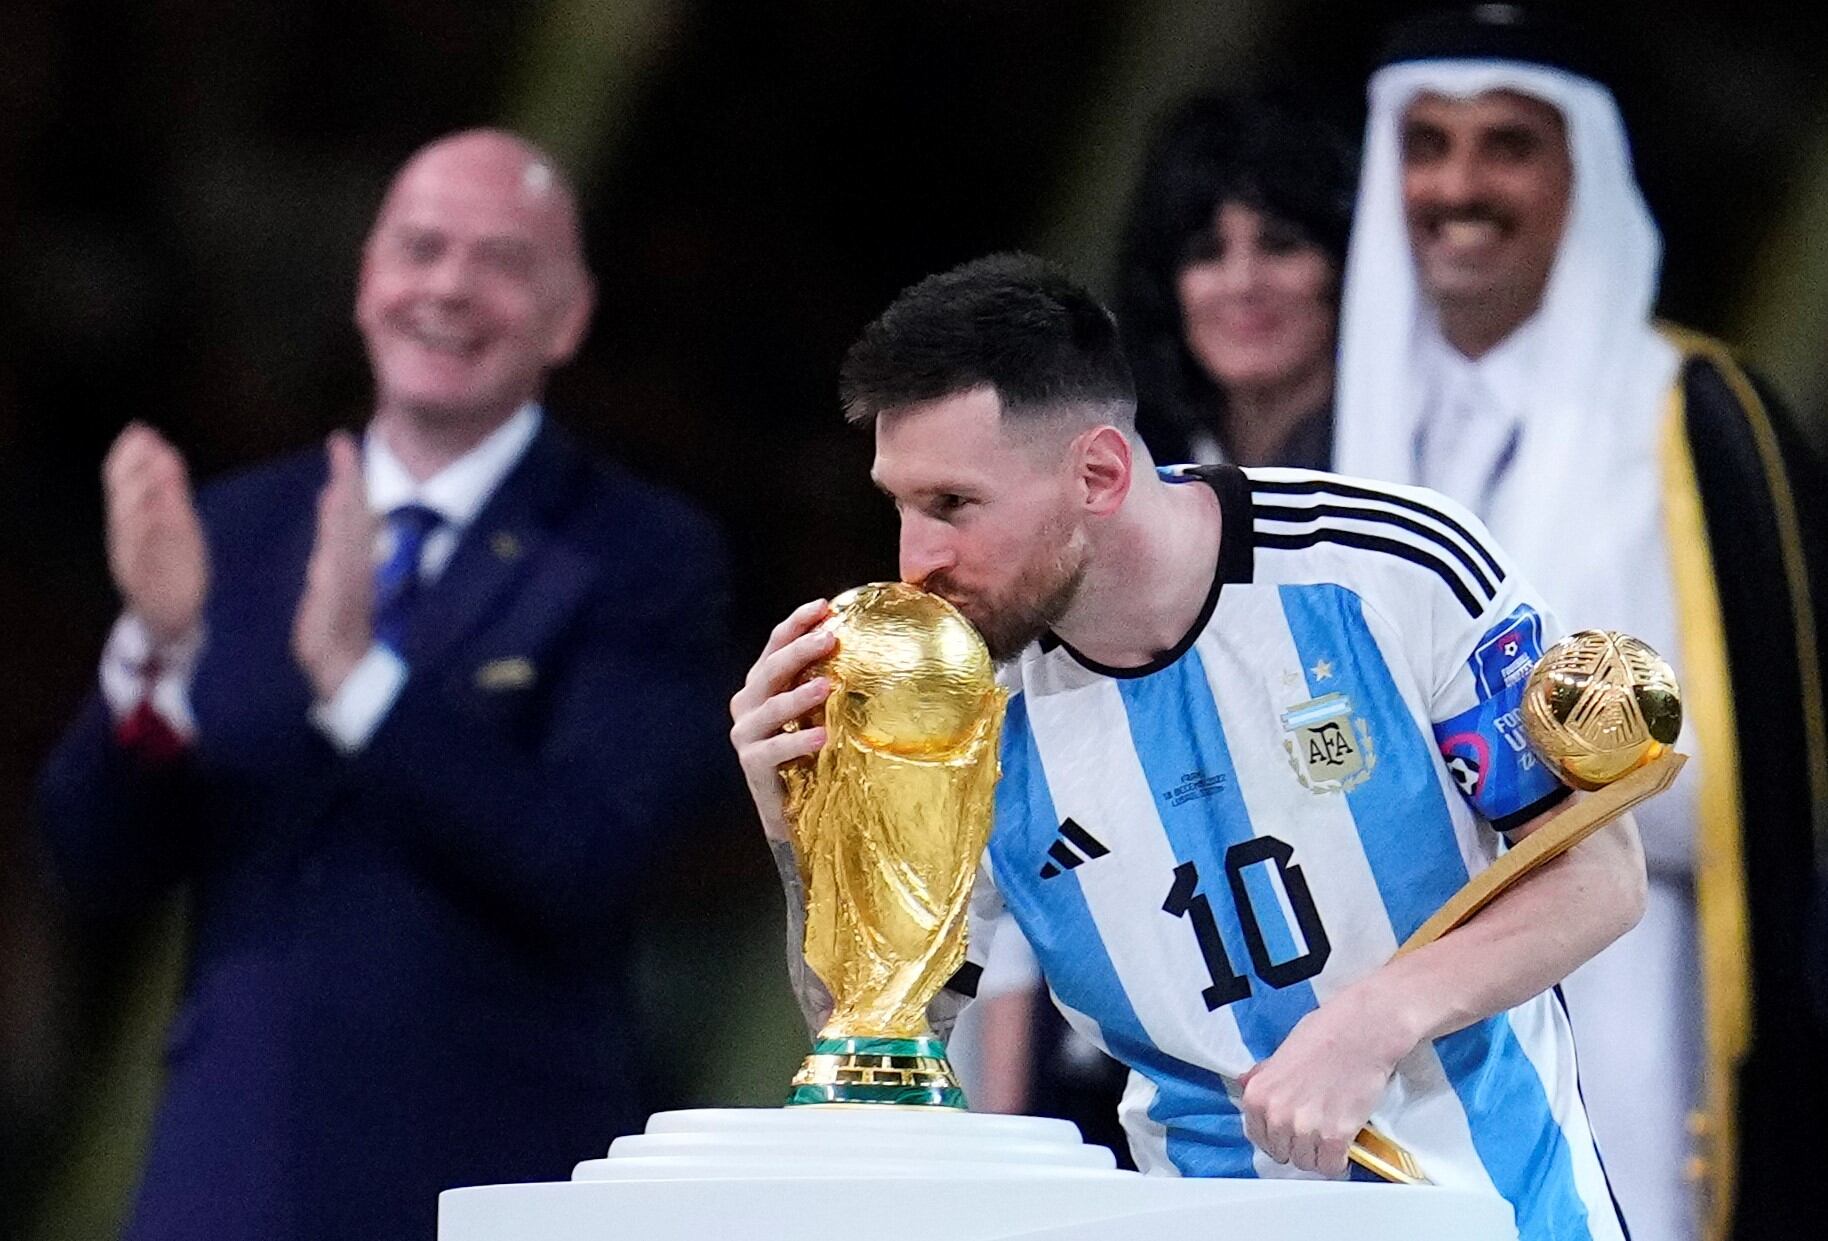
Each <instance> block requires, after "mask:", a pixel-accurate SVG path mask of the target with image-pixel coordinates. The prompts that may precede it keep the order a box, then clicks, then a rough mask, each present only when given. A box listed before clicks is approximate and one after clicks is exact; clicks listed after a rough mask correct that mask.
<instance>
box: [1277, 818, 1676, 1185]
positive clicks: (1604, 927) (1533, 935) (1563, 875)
mask: <svg viewBox="0 0 1828 1241" xmlns="http://www.w3.org/2000/svg"><path fill="white" fill-rule="evenodd" d="M1572 804H1573V802H1572V801H1567V802H1563V803H1562V807H1566V806H1569V805H1572ZM1562 807H1558V808H1557V809H1556V810H1555V811H1551V812H1549V813H1548V814H1544V815H1540V816H1538V817H1537V818H1535V819H1533V820H1531V821H1530V822H1528V823H1526V824H1524V825H1523V826H1521V827H1519V828H1517V829H1516V830H1515V832H1514V833H1513V835H1514V837H1515V838H1521V837H1522V836H1524V835H1527V834H1528V833H1530V832H1533V831H1536V830H1538V829H1539V828H1540V827H1542V825H1543V824H1545V823H1547V822H1548V821H1549V820H1550V819H1551V818H1553V817H1554V815H1555V814H1557V813H1560V812H1561V810H1562ZM1645 890H1646V879H1645V874H1644V854H1643V850H1642V848H1641V846H1640V845H1639V842H1638V831H1637V825H1636V823H1635V822H1633V820H1632V819H1631V817H1630V816H1629V815H1626V816H1624V817H1623V818H1621V819H1619V820H1618V821H1617V822H1615V823H1612V824H1610V825H1609V826H1607V827H1604V828H1602V829H1600V830H1599V831H1598V832H1596V833H1594V834H1593V835H1592V836H1590V837H1588V838H1587V839H1586V840H1585V841H1583V842H1581V843H1580V844H1579V845H1576V846H1575V847H1574V848H1572V849H1570V850H1568V852H1566V853H1564V854H1562V855H1561V856H1560V857H1558V858H1555V859H1554V860H1553V861H1550V862H1548V863H1545V864H1544V865H1542V866H1540V867H1538V868H1537V869H1536V870H1534V871H1532V872H1531V873H1530V874H1528V875H1526V876H1525V877H1524V878H1522V879H1520V880H1519V881H1518V882H1517V883H1515V884H1514V885H1512V886H1511V887H1510V888H1508V889H1506V890H1505V891H1504V892H1503V893H1502V894H1501V895H1499V896H1498V897H1496V898H1495V899H1494V900H1493V901H1492V902H1491V904H1489V905H1487V906H1486V907H1485V908H1484V909H1482V910H1480V911H1479V913H1477V914H1476V915H1474V916H1473V917H1472V918H1471V919H1470V920H1469V921H1467V922H1466V923H1465V924H1464V925H1462V926H1460V927H1458V928H1457V929H1455V930H1453V931H1451V932H1449V933H1448V934H1446V935H1444V936H1442V937H1441V938H1440V939H1438V940H1436V941H1435V942H1434V943H1432V944H1429V945H1427V946H1426V947H1424V948H1420V949H1418V950H1416V951H1414V952H1411V953H1407V954H1405V955H1403V956H1401V957H1398V958H1396V959H1394V960H1391V961H1389V962H1387V963H1386V964H1384V965H1383V966H1381V967H1380V968H1378V969H1377V970H1375V971H1373V972H1372V973H1370V974H1368V975H1366V976H1365V977H1364V978H1362V979H1360V980H1358V981H1357V982H1355V983H1353V984H1352V985H1351V986H1349V987H1347V988H1346V989H1344V990H1343V991H1341V992H1339V993H1338V994H1337V995H1334V996H1333V997H1331V998H1330V999H1328V1000H1327V1001H1326V1003H1324V1004H1322V1005H1321V1006H1320V1007H1319V1008H1317V1009H1315V1010H1314V1011H1313V1012H1311V1013H1309V1014H1308V1015H1307V1016H1306V1017H1304V1018H1303V1019H1302V1020H1301V1022H1300V1023H1298V1024H1297V1025H1296V1027H1295V1029H1294V1030H1293V1031H1291V1032H1290V1034H1289V1037H1288V1038H1287V1039H1285V1040H1284V1041H1283V1044H1282V1046H1281V1047H1280V1048H1278V1049H1277V1051H1276V1053H1275V1054H1274V1055H1273V1056H1271V1057H1270V1058H1269V1059H1267V1060H1265V1061H1263V1062H1262V1063H1261V1064H1259V1065H1258V1066H1257V1067H1256V1068H1255V1069H1253V1070H1252V1071H1251V1072H1250V1073H1249V1074H1247V1075H1246V1077H1245V1094H1244V1103H1245V1108H1244V1111H1245V1123H1246V1129H1247V1132H1249V1133H1250V1136H1251V1139H1252V1141H1254V1142H1256V1143H1257V1145H1258V1146H1260V1147H1261V1148H1262V1149H1263V1150H1264V1151H1265V1152H1267V1153H1268V1154H1269V1155H1270V1156H1271V1157H1273V1158H1276V1159H1279V1160H1282V1161H1284V1162H1291V1163H1294V1164H1295V1165H1296V1166H1298V1167H1302V1168H1307V1169H1310V1170H1317V1171H1320V1172H1323V1173H1327V1174H1330V1175H1338V1174H1339V1173H1340V1172H1343V1171H1344V1168H1345V1156H1346V1149H1347V1147H1348V1146H1349V1145H1350V1143H1351V1140H1352V1137H1353V1135H1354V1134H1356V1133H1357V1131H1358V1128H1359V1126H1361V1125H1362V1124H1363V1123H1364V1122H1365V1119H1366V1118H1367V1117H1368V1116H1369V1115H1370V1114H1371V1109H1372V1108H1374V1107H1375V1106H1376V1105H1377V1101H1378V1099H1379V1098H1381V1097H1382V1095H1383V1092H1384V1089H1385V1087H1386V1085H1387V1084H1388V1082H1389V1080H1390V1076H1391V1074H1392V1073H1393V1072H1394V1071H1395V1069H1396V1064H1397V1062H1398V1061H1399V1060H1401V1059H1402V1058H1403V1057H1404V1056H1406V1055H1408V1054H1409V1052H1410V1051H1412V1050H1413V1049H1414V1048H1416V1047H1417V1046H1418V1045H1420V1044H1423V1043H1426V1042H1428V1041H1430V1040H1433V1039H1436V1038H1439V1037H1441V1036H1442V1035H1445V1034H1451V1033H1453V1032H1454V1031H1456V1030H1461V1029H1464V1028H1465V1027H1467V1026H1470V1025H1473V1024H1475V1023H1477V1022H1479V1021H1483V1020H1484V1019H1485V1018H1487V1017H1491V1016H1494V1015H1495V1014H1498V1013H1501V1012H1505V1011H1507V1010H1509V1009H1512V1008H1515V1007H1517V1006H1518V1005H1520V1004H1522V1003H1524V1002H1525V1001H1527V1000H1529V999H1531V998H1532V997H1534V996H1536V995H1539V994H1541V993H1542V992H1544V991H1546V990H1548V989H1549V988H1551V987H1553V986H1555V985H1556V984H1557V983H1559V982H1560V981H1561V980H1562V979H1563V978H1566V977H1567V976H1568V975H1569V974H1570V973H1572V972H1573V971H1574V969H1575V968H1577V967H1578V966H1580V965H1581V964H1582V963H1584V962H1585V961H1587V960H1588V959H1589V958H1591V957H1592V956H1593V955H1594V954H1596V953H1597V952H1599V951H1600V949H1602V948H1604V947H1605V946H1606V945H1607V944H1610V943H1611V942H1612V941H1613V940H1615V939H1617V938H1618V937H1619V936H1620V935H1622V934H1624V933H1625V932H1626V931H1628V930H1630V929H1631V927H1632V926H1633V925H1635V924H1636V922H1637V920H1638V918H1639V917H1641V916H1642V914H1643V912H1644V900H1645Z"/></svg>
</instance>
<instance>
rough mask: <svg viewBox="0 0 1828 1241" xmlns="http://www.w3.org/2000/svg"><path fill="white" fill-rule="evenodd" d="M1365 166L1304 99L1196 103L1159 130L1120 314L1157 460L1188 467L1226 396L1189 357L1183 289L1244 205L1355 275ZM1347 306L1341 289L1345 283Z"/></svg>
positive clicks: (1127, 241)
mask: <svg viewBox="0 0 1828 1241" xmlns="http://www.w3.org/2000/svg"><path fill="white" fill-rule="evenodd" d="M1356 166H1357V160H1356V159H1355V157H1354V153H1353V151H1352V148H1351V147H1350V145H1348V143H1347V142H1346V139H1345V137H1344V136H1343V135H1342V134H1340V132H1339V131H1338V130H1337V129H1336V128H1334V127H1333V126H1332V125H1331V124H1330V123H1328V122H1327V121H1326V120H1325V119H1323V118H1322V117H1321V115H1320V114H1319V113H1318V112H1317V111H1314V110H1312V109H1311V108H1309V107H1308V106H1307V105H1306V104H1305V103H1303V102H1300V101H1298V100H1296V99H1293V98H1290V97H1287V96H1284V95H1281V94H1277V93H1271V92H1266V93H1263V94H1254V95H1236V96H1225V95H1196V96H1194V97H1192V98H1190V99H1186V100H1184V101H1182V102H1180V103H1179V104H1177V105H1176V106H1175V107H1174V108H1173V109H1172V110H1171V111H1169V112H1167V113H1166V114H1164V115H1163V116H1162V117H1161V119H1160V120H1159V121H1158V122H1157V125H1156V128H1155V132H1154V135H1153V138H1152V140H1151V142H1150V145H1149V150H1148V154H1147V156H1146V157H1145V159H1144V163H1143V171H1142V175H1141V176H1140V178H1139V179H1138V183H1137V187H1136V194H1135V197H1134V198H1133V199H1132V202H1131V206H1130V218H1129V222H1128V224H1127V225H1126V227H1125V230H1124V241H1123V249H1122V254H1121V257H1120V259H1119V261H1118V272H1117V292H1116V302H1117V316H1118V319H1119V321H1120V322H1121V323H1122V324H1123V338H1124V345H1125V348H1126V349H1127V350H1128V352H1129V355H1130V361H1131V364H1132V365H1133V366H1134V367H1135V368H1136V386H1137V390H1138V397H1139V403H1140V409H1139V410H1138V413H1137V424H1138V426H1139V428H1140V429H1141V431H1142V435H1143V438H1144V440H1145V441H1147V442H1148V443H1149V446H1150V448H1151V449H1152V450H1153V451H1154V452H1155V453H1156V454H1157V457H1158V459H1176V460H1178V459H1180V458H1181V457H1182V456H1183V455H1184V454H1185V451H1186V448H1187V444H1188V441H1189V437H1190V436H1191V435H1192V434H1193V433H1194V432H1195V430H1196V429H1197V428H1200V427H1203V426H1208V425H1212V424H1214V423H1215V422H1216V421H1217V420H1218V419H1219V418H1220V411H1221V410H1222V408H1223V406H1224V403H1225V394H1224V393H1223V392H1221V391H1220V390H1219V387H1218V385H1217V384H1216V383H1214V382H1213V379H1212V376H1211V375H1209V374H1207V373H1206V370H1205V368H1204V367H1202V366H1201V365H1200V363H1199V362H1198V361H1197V360H1196V359H1195V358H1194V356H1193V354H1192V352H1191V351H1190V350H1189V349H1188V348H1187V338H1186V326H1185V325H1184V324H1183V323H1182V322H1181V304H1180V295H1179V293H1178V291H1177V282H1178V280H1179V278H1180V273H1181V269H1182V268H1184V267H1185V266H1187V264H1188V263H1189V262H1190V261H1192V260H1193V259H1194V257H1195V256H1196V255H1197V254H1198V253H1199V250H1200V248H1201V246H1202V245H1203V244H1205V243H1206V242H1207V241H1209V239H1210V238H1211V236H1212V228H1213V217H1214V216H1215V215H1216V214H1217V212H1218V209H1219V208H1220V207H1222V206H1223V205H1225V204H1226V203H1228V202H1236V203H1239V204H1241V205H1243V206H1246V207H1250V208H1252V209H1253V210H1256V211H1259V212H1261V213H1263V214H1264V215H1266V216H1268V217H1269V218H1270V219H1272V220H1276V221H1279V222H1280V223H1282V224H1284V225H1287V226H1288V227H1291V228H1293V229H1294V230H1295V231H1296V232H1297V233H1298V234H1299V235H1300V236H1302V237H1303V238H1305V239H1306V240H1308V241H1310V242H1312V243H1313V244H1314V245H1316V246H1318V247H1319V248H1320V249H1321V251H1322V252H1323V253H1325V254H1326V256H1327V258H1328V259H1329V260H1331V262H1332V264H1333V270H1334V273H1335V274H1336V275H1337V274H1338V273H1341V272H1343V271H1344V269H1345V257H1346V240H1347V235H1348V234H1349V233H1350V231H1351V225H1352V197H1353V193H1354V190H1355V189H1356V175H1355V173H1356ZM1335 295H1336V296H1337V281H1336V282H1335Z"/></svg>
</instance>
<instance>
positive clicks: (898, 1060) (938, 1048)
mask: <svg viewBox="0 0 1828 1241" xmlns="http://www.w3.org/2000/svg"><path fill="white" fill-rule="evenodd" d="M816 1104H827V1105H830V1104H856V1105H862V1106H870V1107H882V1106H888V1107H951V1108H959V1109H961V1110H962V1109H963V1108H964V1106H965V1092H964V1089H963V1088H962V1087H960V1086H959V1084H958V1078H957V1077H956V1076H955V1075H954V1074H953V1072H952V1065H951V1063H950V1062H949V1061H947V1059H946V1044H945V1043H944V1042H942V1041H941V1040H939V1039H937V1038H933V1037H931V1036H930V1035H922V1036H921V1037H919V1038H822V1039H820V1040H818V1041H817V1042H816V1043H814V1044H813V1048H812V1054H811V1055H810V1056H807V1057H806V1060H805V1063H803V1064H802V1065H801V1066H800V1071H799V1072H798V1073H795V1074H794V1076H793V1089H792V1090H791V1091H790V1092H789V1094H788V1096H787V1106H788V1107H802V1106H807V1105H816Z"/></svg>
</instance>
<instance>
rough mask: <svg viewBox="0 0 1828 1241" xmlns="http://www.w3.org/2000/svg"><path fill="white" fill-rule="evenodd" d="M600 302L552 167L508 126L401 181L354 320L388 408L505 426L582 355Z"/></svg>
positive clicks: (417, 164)
mask: <svg viewBox="0 0 1828 1241" xmlns="http://www.w3.org/2000/svg"><path fill="white" fill-rule="evenodd" d="M590 305H591V293H590V280H589V277H588V275H587V274H586V273H585V271H584V266H583V260H582V255H581V253H580V247H579V242H578V231H577V220H576V217H575V213H574V210H573V207H572V203H571V198H570V195H569V193H568V192H567V191H566V190H565V188H564V187H563V185H562V184H561V183H560V182H559V180H558V178H557V176H556V175H555V173H554V172H553V170H552V169H551V167H550V166H549V165H547V164H545V163H544V162H542V160H541V159H540V158H539V156H538V155H537V154H536V153H535V152H533V151H532V150H531V149H530V148H528V147H527V146H526V145H525V144H523V143H521V142H519V141H518V140H516V139H514V138H512V137H510V136H509V135H506V134H500V133H494V132H487V131H484V132H476V133H469V134H461V135H458V136H456V137H454V138H449V139H445V140H444V141H442V142H439V143H435V144H433V145H432V146H430V147H428V148H426V149H425V150H424V151H422V152H421V153H420V154H419V155H417V156H415V157H414V158H413V159H412V161H411V162H409V163H408V164H407V166H406V167H405V169H403V170H402V171H401V173H400V175H399V176H398V177H397V178H396V179H395V181H394V184H393V186H392V188H391V189H390V190H389V191H388V195H387V200H386V202H385V203H384V204H383V205H382V207H381V212H380V215H379V216H378V217H377V218H376V220H375V224H374V229H373V231H372V232H371V233H370V234H369V237H368V242H367V245H366V247H365V248H364V250H363V254H362V272H361V279H360V283H359V286H358V289H357V294H356V323H357V326H358V327H360V329H361V332H362V337H363V340H364V342H365V343H366V345H367V349H368V358H369V363H370V366H371V367H372V369H373V372H374V380H375V390H376V403H377V410H378V411H380V412H391V413H396V414H399V415H402V416H406V417H411V418H415V419H424V420H428V421H432V422H436V423H439V424H443V425H460V424H466V423H473V424H476V425H478V426H488V425H491V424H493V423H496V422H499V421H501V420H502V419H504V418H506V417H507V416H508V415H509V414H511V413H513V411H514V410H515V409H516V408H517V407H518V406H520V405H521V404H522V403H524V402H526V401H528V400H531V399H533V398H534V397H536V396H537V395H538V393H539V391H540V387H541V384H542V381H543V380H544V377H545V374H546V372H547V371H548V370H550V369H551V368H553V367H554V366H557V365H559V364H560V363H562V362H564V361H566V360H567V359H568V358H570V357H571V355H572V354H573V353H574V352H575V351H576V349H577V347H578V344H579V342H580V341H581V340H582V338H583V335H584V329H585V327H586V325H587V324H588V322H589V318H590Z"/></svg>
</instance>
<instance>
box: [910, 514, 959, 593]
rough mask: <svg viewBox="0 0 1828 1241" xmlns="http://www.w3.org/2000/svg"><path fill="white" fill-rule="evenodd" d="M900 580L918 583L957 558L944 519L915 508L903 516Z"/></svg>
mask: <svg viewBox="0 0 1828 1241" xmlns="http://www.w3.org/2000/svg"><path fill="white" fill-rule="evenodd" d="M899 552H900V560H901V580H902V581H904V582H913V583H915V584H916V585H918V584H920V583H921V582H924V581H926V580H927V578H928V577H929V576H931V575H932V574H934V573H937V572H939V571H940V570H942V569H949V568H951V567H952V565H953V563H954V562H955V561H956V560H957V556H956V555H955V554H954V552H953V549H952V541H951V537H950V533H949V531H948V530H947V527H946V525H945V523H944V522H938V521H934V520H932V519H931V518H929V517H924V516H922V515H921V514H919V513H916V512H913V511H912V510H904V512H903V513H902V518H901V543H900V548H899Z"/></svg>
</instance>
